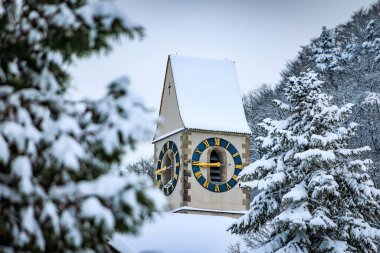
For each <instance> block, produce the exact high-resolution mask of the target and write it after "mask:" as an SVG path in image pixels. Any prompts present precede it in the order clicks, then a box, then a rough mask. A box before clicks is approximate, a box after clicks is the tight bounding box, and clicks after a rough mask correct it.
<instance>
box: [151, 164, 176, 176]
mask: <svg viewBox="0 0 380 253" xmlns="http://www.w3.org/2000/svg"><path fill="white" fill-rule="evenodd" d="M172 167H173V166H172V165H170V166H168V167H166V166H164V167H163V168H161V169H159V170H156V172H154V173H155V174H162V173H164V172H165V171H166V170H170V169H171V168H172Z"/></svg>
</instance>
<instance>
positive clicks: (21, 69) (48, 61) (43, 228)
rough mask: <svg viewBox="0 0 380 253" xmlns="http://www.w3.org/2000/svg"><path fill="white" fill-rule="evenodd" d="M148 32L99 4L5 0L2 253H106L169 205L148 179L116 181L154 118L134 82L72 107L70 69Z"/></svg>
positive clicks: (119, 83) (1, 17) (0, 6)
mask: <svg viewBox="0 0 380 253" xmlns="http://www.w3.org/2000/svg"><path fill="white" fill-rule="evenodd" d="M121 35H129V36H131V37H133V36H136V35H137V36H141V35H142V28H141V27H140V26H138V25H136V24H134V23H132V22H130V21H129V20H128V19H126V18H125V16H124V15H123V14H122V13H120V11H119V10H118V9H117V8H116V7H115V6H114V5H112V4H111V3H110V2H107V1H102V0H88V1H87V0H72V1H47V0H46V1H42V0H38V1H36V0H24V1H13V0H12V1H11V0H0V52H1V53H0V54H1V57H0V214H1V215H0V252H9V253H11V252H107V251H108V250H109V249H108V248H107V241H108V240H109V239H110V238H111V237H112V234H113V233H114V232H115V231H120V232H127V233H132V232H136V230H137V228H138V226H139V225H141V223H142V222H143V221H144V220H145V219H147V218H149V217H151V216H152V214H153V211H155V210H160V209H162V208H163V206H162V203H163V201H161V200H162V197H161V195H160V194H159V192H158V191H157V190H155V189H154V187H153V185H152V183H151V181H150V180H148V179H147V178H145V177H142V176H136V175H125V176H117V175H116V173H113V172H112V171H111V169H112V168H115V167H117V166H118V164H119V162H120V160H121V158H122V156H123V155H124V153H125V149H126V147H127V146H128V145H132V144H134V143H135V142H136V141H137V140H138V139H139V138H141V137H142V136H144V135H145V134H146V132H147V131H148V129H149V122H151V123H153V122H152V120H151V119H150V116H149V114H148V113H147V110H146V109H145V108H144V106H143V105H142V104H141V102H140V100H139V99H138V98H137V97H136V96H135V95H134V94H133V93H131V92H130V91H129V89H128V79H126V78H121V79H117V80H116V81H114V82H112V83H111V84H110V85H109V86H108V92H107V94H106V95H105V96H104V97H103V98H101V99H99V100H96V101H90V100H86V101H72V100H70V99H69V98H68V97H66V96H65V91H66V90H67V89H68V88H69V86H68V80H69V77H70V76H69V73H68V71H67V67H68V66H69V64H70V63H71V62H72V61H73V59H74V58H81V57H84V56H88V55H90V54H92V53H95V52H99V51H104V50H106V51H107V50H110V49H111V44H110V43H111V41H110V40H111V39H114V38H118V37H119V36H121Z"/></svg>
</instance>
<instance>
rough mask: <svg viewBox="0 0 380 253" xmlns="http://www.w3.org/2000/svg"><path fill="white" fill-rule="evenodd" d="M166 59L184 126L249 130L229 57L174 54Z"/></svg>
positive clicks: (246, 131)
mask: <svg viewBox="0 0 380 253" xmlns="http://www.w3.org/2000/svg"><path fill="white" fill-rule="evenodd" d="M169 59H170V62H171V67H172V71H173V79H174V85H175V89H176V93H177V99H178V106H179V111H180V115H181V119H182V121H183V124H184V126H185V128H191V129H201V130H212V131H223V132H236V133H251V131H250V129H249V127H248V124H247V120H246V118H245V115H244V109H243V103H242V98H241V94H240V88H239V82H238V78H237V74H236V69H235V63H234V62H233V61H230V60H208V59H200V58H193V57H184V56H178V55H170V56H169Z"/></svg>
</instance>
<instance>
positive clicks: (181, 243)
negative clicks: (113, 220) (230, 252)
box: [110, 213, 241, 253]
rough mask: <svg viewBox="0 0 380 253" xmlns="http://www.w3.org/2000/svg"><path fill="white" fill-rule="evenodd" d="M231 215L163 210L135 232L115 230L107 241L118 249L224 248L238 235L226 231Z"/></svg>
mask: <svg viewBox="0 0 380 253" xmlns="http://www.w3.org/2000/svg"><path fill="white" fill-rule="evenodd" d="M234 221H235V219H233V218H228V217H223V216H208V215H196V214H181V213H164V214H162V215H160V216H158V217H156V219H155V220H154V221H153V222H147V223H145V224H144V225H143V227H142V231H141V233H140V235H138V236H131V235H123V234H116V235H115V236H114V237H113V238H112V240H111V242H110V244H111V245H112V246H113V247H114V248H115V249H117V250H118V251H120V252H121V253H142V252H155V253H178V252H181V253H194V252H196V253H210V252H226V250H227V249H228V246H229V245H232V244H236V243H237V242H239V241H240V240H241V239H240V238H239V236H237V235H232V234H231V233H230V232H228V231H226V229H227V228H228V227H229V225H230V224H232V223H233V222H234Z"/></svg>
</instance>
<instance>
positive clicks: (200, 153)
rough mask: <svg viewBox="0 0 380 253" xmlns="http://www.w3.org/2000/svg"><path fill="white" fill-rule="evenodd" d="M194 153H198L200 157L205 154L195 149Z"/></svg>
mask: <svg viewBox="0 0 380 253" xmlns="http://www.w3.org/2000/svg"><path fill="white" fill-rule="evenodd" d="M194 151H195V152H197V153H198V154H199V155H202V153H203V152H202V151H200V150H198V149H195V150H194Z"/></svg>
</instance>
